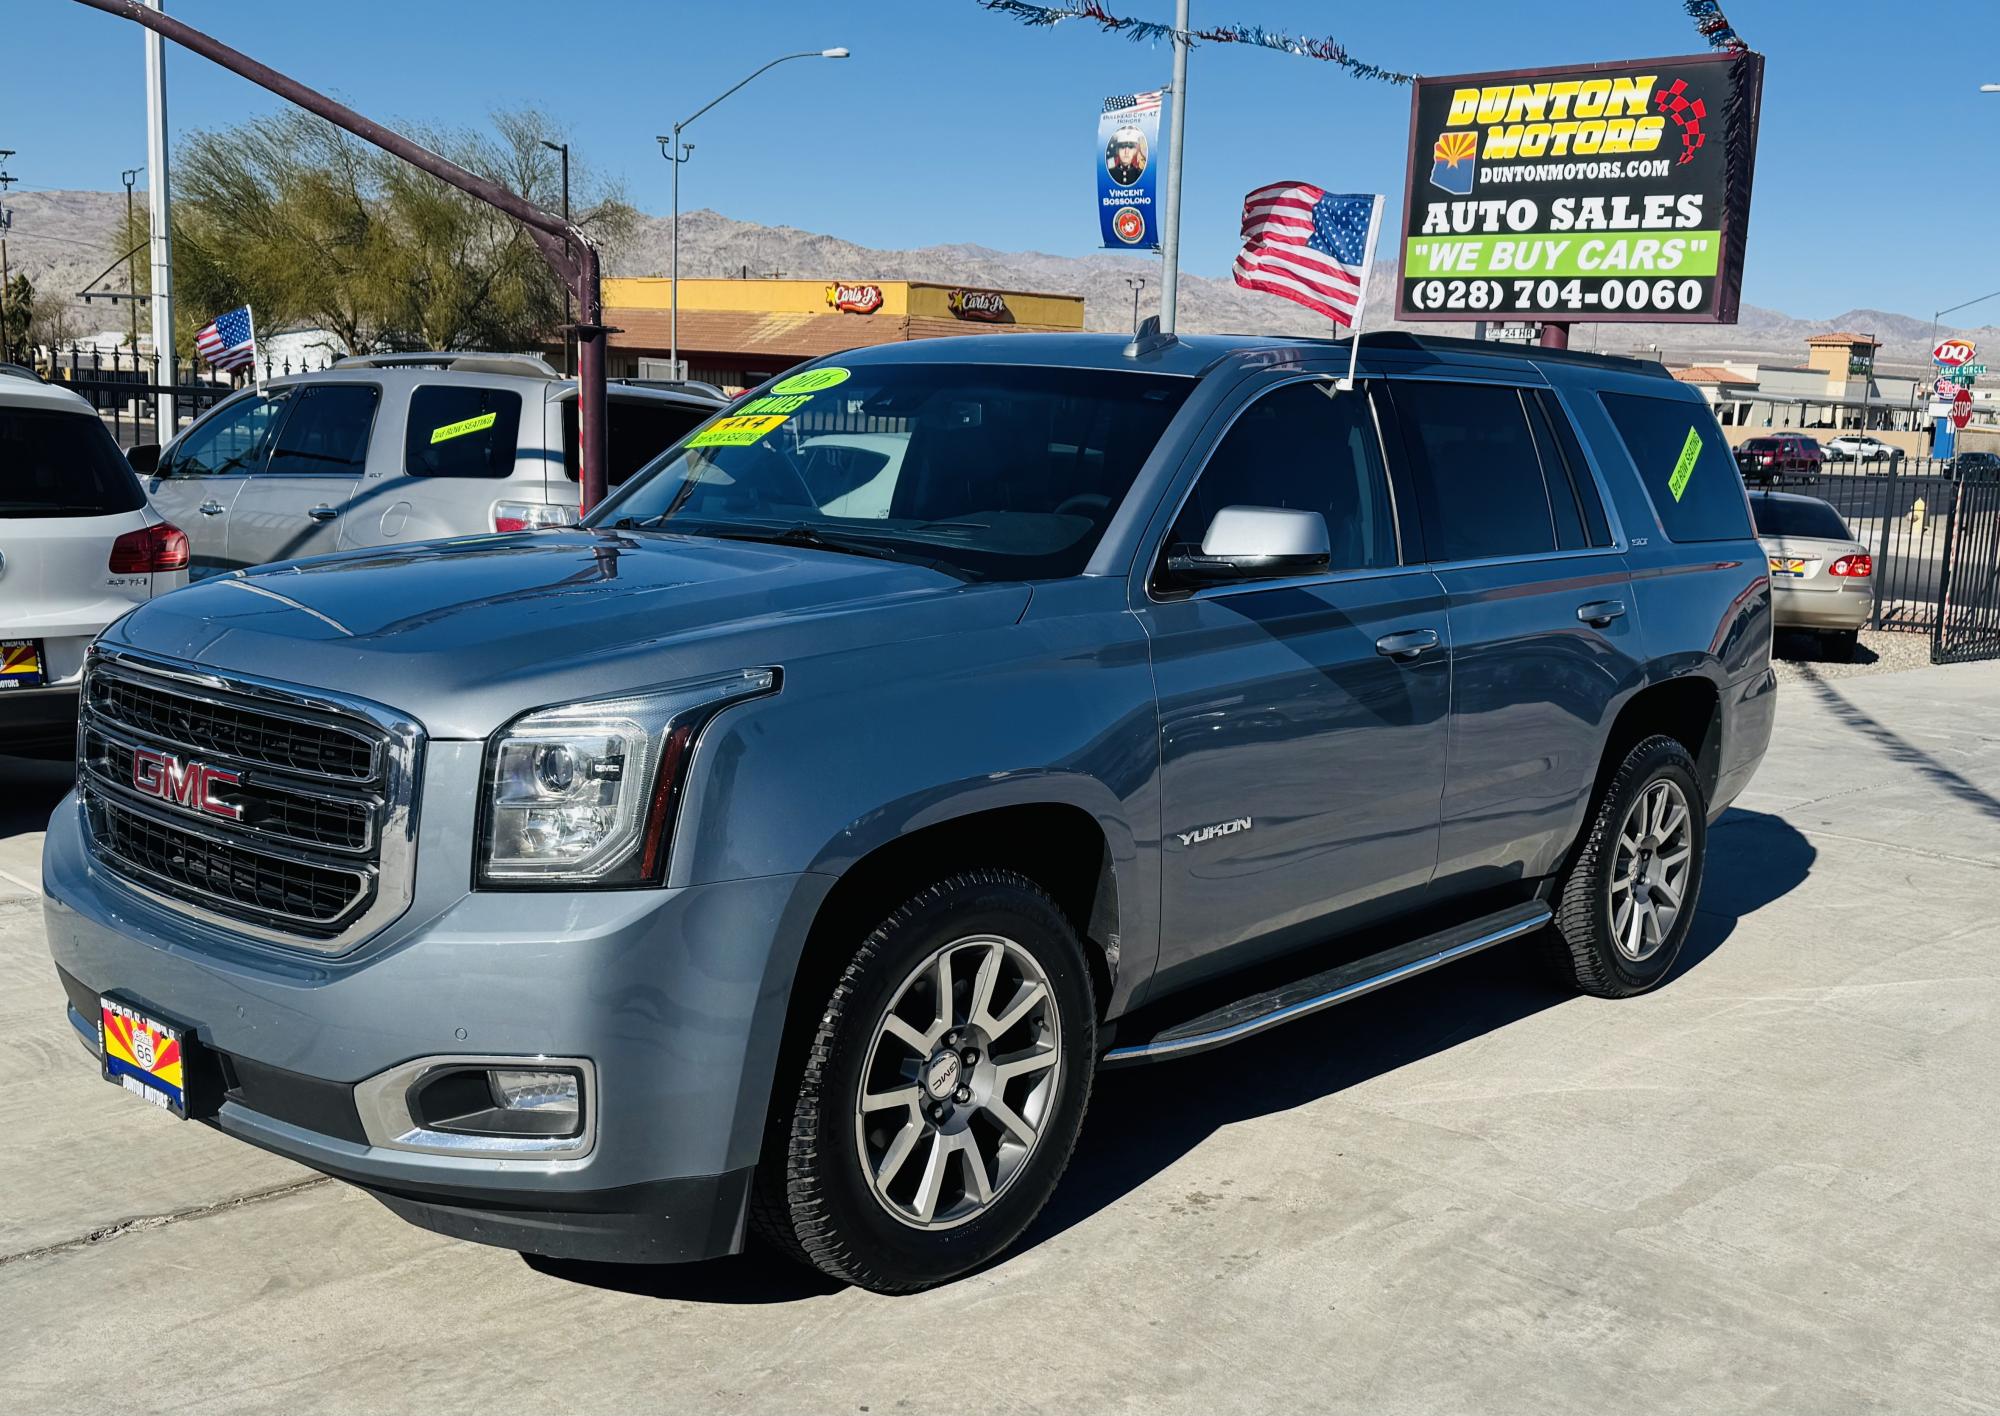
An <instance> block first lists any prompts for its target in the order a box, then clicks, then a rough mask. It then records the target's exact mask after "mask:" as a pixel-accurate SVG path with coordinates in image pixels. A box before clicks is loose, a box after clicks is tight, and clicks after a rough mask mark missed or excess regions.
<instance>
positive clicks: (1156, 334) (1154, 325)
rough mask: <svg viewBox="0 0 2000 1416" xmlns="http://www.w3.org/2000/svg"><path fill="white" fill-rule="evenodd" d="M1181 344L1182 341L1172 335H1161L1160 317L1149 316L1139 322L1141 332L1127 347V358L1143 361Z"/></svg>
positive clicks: (1134, 336) (1133, 337)
mask: <svg viewBox="0 0 2000 1416" xmlns="http://www.w3.org/2000/svg"><path fill="white" fill-rule="evenodd" d="M1179 343H1180V341H1179V340H1178V339H1176V338H1174V336H1173V335H1172V334H1162V333H1160V317H1159V316H1158V315H1148V316H1146V318H1145V319H1143V320H1141V321H1140V322H1139V331H1138V333H1136V334H1134V335H1133V336H1132V342H1131V343H1130V344H1128V345H1126V346H1125V357H1126V358H1127V359H1143V358H1145V357H1146V356H1147V355H1148V354H1157V353H1159V352H1160V351H1161V350H1162V349H1171V348H1173V347H1174V346H1175V345H1176V344H1179Z"/></svg>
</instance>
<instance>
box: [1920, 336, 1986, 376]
mask: <svg viewBox="0 0 2000 1416" xmlns="http://www.w3.org/2000/svg"><path fill="white" fill-rule="evenodd" d="M1978 352H1979V346H1978V345H1976V344H1974V343H1973V342H1972V341H1971V340H1969V339H1942V340H1939V341H1938V347H1937V348H1935V349H1933V350H1931V361H1932V362H1933V363H1937V364H1942V365H1944V366H1945V367H1946V368H1947V369H1955V368H1957V367H1958V366H1959V365H1960V364H1969V363H1971V362H1972V356H1973V355H1974V354H1977V353H1978Z"/></svg>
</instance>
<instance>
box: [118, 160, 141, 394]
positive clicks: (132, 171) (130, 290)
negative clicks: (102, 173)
mask: <svg viewBox="0 0 2000 1416" xmlns="http://www.w3.org/2000/svg"><path fill="white" fill-rule="evenodd" d="M118 180H119V181H121V182H123V183H124V184H125V239H126V240H127V241H129V240H131V239H132V184H133V183H134V182H136V181H138V180H139V169H138V168H136V167H128V168H126V169H125V170H124V171H123V172H120V173H119V174H118ZM136 254H138V251H137V248H136V247H135V248H134V250H133V255H136ZM125 293H126V294H127V295H137V294H138V293H139V272H138V269H137V267H136V266H135V265H134V264H133V261H132V256H127V257H126V258H125ZM125 304H126V312H127V314H129V315H130V316H131V333H130V334H129V335H128V336H127V337H126V340H125V342H126V343H127V344H129V345H130V346H131V347H132V367H133V368H135V369H136V368H138V367H139V302H138V301H137V300H127V301H126V302H125Z"/></svg>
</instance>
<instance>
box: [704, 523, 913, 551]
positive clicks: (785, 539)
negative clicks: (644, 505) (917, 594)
mask: <svg viewBox="0 0 2000 1416" xmlns="http://www.w3.org/2000/svg"><path fill="white" fill-rule="evenodd" d="M697 534H699V535H703V536H714V537H716V538H717V539H719V540H724V541H760V542H763V543H765V544H766V545H773V546H806V547H809V548H810V549H812V550H815V551H839V552H843V553H845V554H847V555H855V556H871V557H873V558H874V559H876V560H902V559H903V557H902V556H901V555H899V554H897V553H896V552H895V551H892V550H890V549H889V548H888V547H887V546H884V545H881V544H879V543H877V542H873V541H868V540H864V539H862V538H860V537H849V536H829V535H827V534H826V533H825V532H824V531H821V530H819V529H818V528H817V527H815V526H813V525H812V524H811V523H809V522H805V521H796V522H793V523H792V524H791V525H790V526H774V527H768V528H767V527H762V526H746V527H741V528H738V527H735V526H732V527H730V528H729V529H727V530H716V529H704V530H703V531H701V532H699V533H697Z"/></svg>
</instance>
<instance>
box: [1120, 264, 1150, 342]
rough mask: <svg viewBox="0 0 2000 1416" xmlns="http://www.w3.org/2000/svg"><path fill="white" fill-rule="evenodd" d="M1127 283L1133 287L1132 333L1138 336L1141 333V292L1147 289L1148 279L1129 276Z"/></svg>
mask: <svg viewBox="0 0 2000 1416" xmlns="http://www.w3.org/2000/svg"><path fill="white" fill-rule="evenodd" d="M1125 283H1126V284H1127V285H1129V286H1131V287H1132V333H1134V334H1137V333H1138V332H1139V292H1140V291H1141V290H1144V289H1145V288H1146V277H1145V276H1143V275H1128V276H1126V277H1125Z"/></svg>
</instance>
